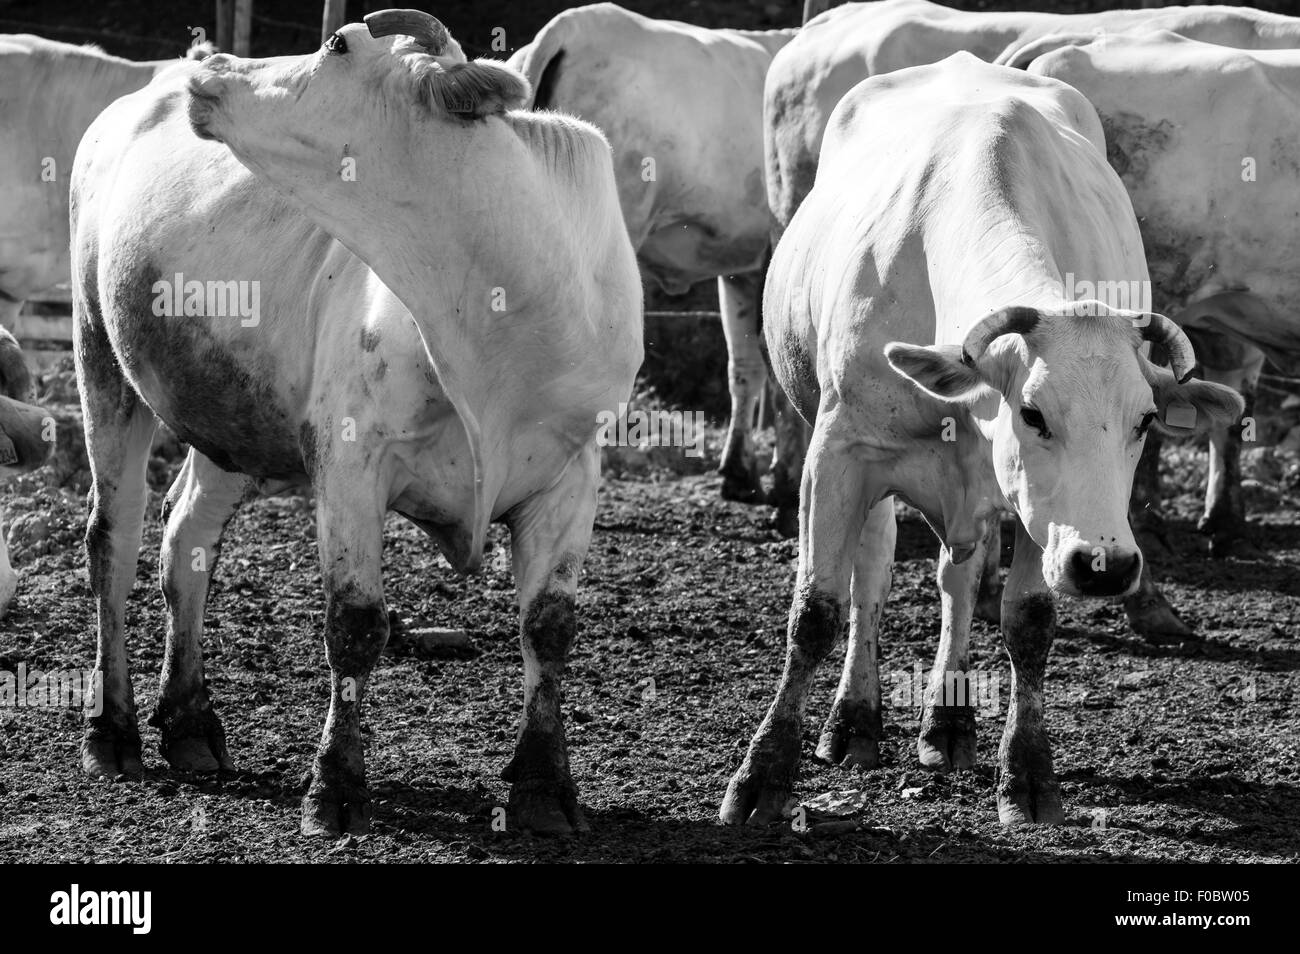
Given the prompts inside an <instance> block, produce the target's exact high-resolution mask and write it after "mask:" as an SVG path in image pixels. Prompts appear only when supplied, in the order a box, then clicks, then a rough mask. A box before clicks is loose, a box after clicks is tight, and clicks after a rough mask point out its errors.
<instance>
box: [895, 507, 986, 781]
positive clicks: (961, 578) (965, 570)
mask: <svg viewBox="0 0 1300 954" xmlns="http://www.w3.org/2000/svg"><path fill="white" fill-rule="evenodd" d="M991 522H992V524H993V525H994V526H993V527H991V528H990V530H989V533H987V534H985V536H984V539H983V540H981V541H980V543H979V545H978V546H977V547H976V548H975V552H974V553H972V554H971V555H970V557H969V558H968V559H966V560H965V561H963V562H962V563H954V562H953V561H952V555H951V554H950V552H949V551H948V548H947V547H941V548H940V551H939V569H938V574H937V576H938V583H939V594H940V600H941V603H942V608H943V611H942V615H943V623H942V628H941V630H940V633H939V650H938V652H937V653H936V654H935V657H934V668H933V669H932V670H930V682H929V684H928V685H927V686H926V690H925V710H924V712H923V713H922V714H921V734H920V737H919V738H918V739H917V740H916V754H917V756H918V757H919V758H920V760H921V765H922V766H923V767H924V768H927V769H930V770H931V771H934V772H951V771H954V770H956V769H965V768H970V767H971V766H973V765H974V764H975V705H974V700H973V699H972V698H971V695H970V693H971V689H972V686H971V683H970V623H971V615H972V613H973V612H974V609H975V603H976V600H977V597H978V594H979V586H980V578H981V576H983V575H984V574H985V571H986V566H985V560H984V556H985V553H986V552H987V550H988V547H989V543H990V540H991V539H992V538H993V534H994V532H995V530H994V528H995V527H996V526H997V525H998V515H997V514H994V515H993V517H992V520H991ZM997 539H999V540H1000V539H1001V534H1000V533H998V534H997Z"/></svg>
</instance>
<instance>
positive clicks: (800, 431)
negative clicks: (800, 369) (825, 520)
mask: <svg viewBox="0 0 1300 954" xmlns="http://www.w3.org/2000/svg"><path fill="white" fill-rule="evenodd" d="M772 406H773V408H775V410H776V447H775V448H774V449H773V451H772V495H771V497H770V498H769V499H768V502H769V503H770V504H772V506H774V507H776V517H775V526H776V532H777V533H779V534H780V535H781V536H783V537H793V536H795V535H796V534H797V533H798V532H799V490H800V488H801V487H802V486H803V470H804V466H805V460H806V458H807V455H808V440H809V434H810V428H809V426H808V422H807V421H805V420H804V419H803V416H802V415H800V413H799V412H798V411H797V410H795V406H794V405H793V404H792V403H791V402H790V399H789V398H788V397H787V396H786V394H785V391H783V390H782V389H781V386H780V384H776V386H775V389H774V390H773V392H772Z"/></svg>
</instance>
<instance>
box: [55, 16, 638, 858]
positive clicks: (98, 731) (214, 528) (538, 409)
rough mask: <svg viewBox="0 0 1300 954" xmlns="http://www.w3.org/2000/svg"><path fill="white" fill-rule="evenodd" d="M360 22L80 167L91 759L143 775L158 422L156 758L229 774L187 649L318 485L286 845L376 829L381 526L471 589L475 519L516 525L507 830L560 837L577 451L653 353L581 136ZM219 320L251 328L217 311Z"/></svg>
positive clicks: (430, 31) (587, 459)
mask: <svg viewBox="0 0 1300 954" xmlns="http://www.w3.org/2000/svg"><path fill="white" fill-rule="evenodd" d="M367 24H368V25H369V30H367V27H366V26H363V25H362V24H352V25H349V26H348V27H346V28H344V29H342V30H340V31H339V32H338V33H337V34H335V35H334V36H333V37H331V38H330V40H329V41H328V42H327V43H326V44H325V45H324V47H322V48H321V50H320V51H319V52H316V53H312V54H310V55H306V56H291V57H280V58H276V59H270V60H247V59H236V58H231V57H227V56H222V55H217V56H213V57H211V58H209V59H208V60H207V62H206V63H205V64H204V65H203V67H202V68H201V69H198V70H194V71H190V72H189V77H188V86H187V77H185V76H178V77H175V78H168V79H166V80H160V81H159V82H158V83H155V84H152V85H151V86H150V87H148V88H146V89H144V90H142V91H140V92H139V93H136V94H134V95H132V96H129V97H126V98H124V99H122V100H120V101H118V102H117V103H115V104H114V105H113V106H111V107H109V109H107V110H106V111H105V112H104V114H103V115H102V116H101V117H100V118H99V119H98V120H96V122H95V123H94V125H92V126H91V128H90V130H89V131H88V132H87V133H86V138H85V140H84V141H83V143H82V146H81V148H80V149H79V151H78V153H77V161H76V167H75V170H74V173H73V185H72V192H73V208H74V213H73V232H74V236H75V238H74V245H73V268H74V275H75V282H74V289H73V294H74V310H75V315H76V321H75V326H76V361H77V371H78V376H79V381H80V384H81V393H82V403H83V408H84V412H85V422H86V443H87V447H88V450H89V454H90V461H91V470H92V475H93V487H92V498H91V504H92V506H91V515H90V520H89V525H88V528H87V532H86V537H87V551H88V562H89V567H90V582H91V587H92V590H93V592H94V595H95V600H96V603H97V606H98V610H99V656H98V660H97V670H98V672H99V673H100V674H102V677H103V709H104V711H103V715H102V716H99V717H97V718H93V719H91V720H89V725H88V728H87V733H86V737H85V741H84V743H83V748H82V756H83V765H84V768H85V770H86V771H87V772H89V773H90V774H92V775H117V774H118V773H125V774H127V775H132V774H137V773H138V772H139V771H140V768H141V762H140V736H139V732H138V729H137V725H136V716H135V704H134V699H133V696H132V692H131V683H130V679H129V673H128V671H127V662H126V654H125V648H124V640H123V635H124V634H123V610H124V604H125V600H126V596H127V592H128V591H129V589H130V587H131V584H132V582H133V580H134V578H135V564H136V559H137V555H138V550H139V544H140V525H141V519H142V516H143V510H144V503H145V493H144V481H143V470H144V459H145V455H146V453H147V450H148V447H149V440H150V435H151V434H152V432H153V430H154V427H155V420H156V418H160V419H162V420H163V421H165V422H166V423H167V424H168V425H169V426H170V427H171V428H172V429H173V430H175V431H176V433H177V434H178V435H179V436H181V437H182V439H184V440H186V441H188V442H189V443H190V444H191V446H192V447H193V448H194V451H195V452H194V453H193V454H192V455H191V457H190V458H189V460H188V461H187V463H186V467H185V469H184V471H183V472H182V474H181V476H180V478H179V479H178V481H177V483H176V484H175V485H174V486H173V488H172V490H171V492H170V493H169V494H168V504H167V528H166V532H165V534H164V539H163V553H162V560H161V575H162V589H163V595H164V598H165V599H166V602H167V607H168V612H169V625H168V632H167V653H166V657H165V662H164V667H163V676H162V688H161V691H160V694H159V702H158V707H157V709H156V711H155V713H154V717H153V719H152V720H151V721H152V722H153V724H155V725H157V726H158V727H159V728H160V730H161V742H162V751H163V754H164V756H165V757H166V758H167V760H168V761H169V762H170V763H171V764H172V765H173V766H176V767H179V768H191V769H201V770H208V771H211V770H215V769H218V768H223V767H227V766H229V764H230V759H229V756H228V754H227V751H226V746H225V740H224V733H223V731H222V728H221V725H220V722H219V721H218V719H217V716H216V713H215V712H214V710H213V707H212V701H211V698H210V697H209V694H208V691H207V689H206V688H205V686H204V681H203V675H202V673H203V667H202V657H201V648H200V635H201V630H202V622H203V605H204V597H205V594H206V590H207V581H208V579H209V575H210V574H211V572H212V563H213V561H214V559H215V554H216V549H217V547H218V544H219V540H220V534H221V528H222V526H223V525H224V524H225V522H226V521H227V520H228V519H229V518H230V516H231V515H232V513H233V512H234V510H235V508H236V507H237V506H238V503H239V501H240V500H241V498H243V497H244V495H245V494H246V493H247V492H248V491H249V490H250V489H251V488H260V489H262V490H273V489H275V488H277V487H282V486H284V485H285V484H289V483H296V482H303V481H310V482H311V484H312V485H313V487H314V489H315V494H316V511H317V526H318V538H319V550H320V558H321V572H322V576H323V581H324V586H325V600H326V609H325V651H326V658H327V659H328V661H329V665H330V672H331V694H330V706H329V715H328V717H327V719H326V722H325V730H324V735H323V738H322V741H321V746H320V749H319V750H318V753H317V756H316V760H315V764H314V768H313V773H312V782H311V785H310V788H309V789H308V791H307V794H306V796H305V798H304V800H303V819H302V826H303V831H304V833H307V834H327V835H332V834H337V833H339V832H341V831H353V832H356V831H364V830H365V829H366V828H367V826H368V824H369V819H370V814H371V807H370V798H369V795H368V791H367V787H366V778H365V767H364V758H363V753H362V744H361V721H360V705H361V700H362V697H363V693H364V690H365V684H366V679H367V677H368V676H369V674H370V671H371V668H372V667H373V666H374V664H375V661H376V660H377V658H378V656H379V653H380V651H381V650H382V649H383V646H384V643H385V640H386V639H387V637H388V617H387V613H386V610H385V604H384V594H383V581H382V579H381V550H382V545H383V538H382V529H383V522H384V515H385V513H386V512H387V511H389V510H392V511H395V512H398V513H400V514H402V515H404V516H406V517H407V518H408V519H410V520H411V521H412V522H414V523H415V524H417V525H418V526H420V527H421V528H422V529H424V530H425V531H427V532H428V534H429V535H430V537H431V538H432V539H433V541H434V542H435V543H436V544H437V546H438V547H439V549H440V550H441V551H442V553H443V555H444V556H446V558H447V559H448V561H449V562H450V563H451V564H452V566H453V567H454V568H456V569H457V570H459V571H464V572H472V571H474V570H476V569H477V568H478V567H479V565H480V562H481V559H482V553H483V544H484V538H485V534H486V531H487V526H488V524H489V522H492V521H498V522H502V523H504V524H506V525H507V526H508V527H509V529H510V532H511V537H512V550H513V553H512V556H513V566H514V572H515V579H516V582H517V584H518V589H519V613H520V627H521V630H520V633H521V642H522V646H523V657H524V710H523V718H522V721H521V724H520V730H519V736H518V740H517V745H516V748H515V755H514V758H513V760H512V761H511V763H510V766H509V768H508V770H507V774H508V777H509V778H511V779H512V781H513V788H512V791H511V795H510V812H511V815H512V816H513V819H514V824H517V825H519V826H523V827H527V828H532V829H538V830H548V831H567V830H570V829H571V828H573V827H578V826H581V825H582V823H583V822H582V816H581V811H580V809H579V807H578V802H577V793H576V789H575V787H574V784H573V781H572V779H571V778H570V774H569V768H568V756H567V753H566V749H565V743H564V729H563V724H562V721H561V714H560V681H561V674H562V671H563V668H564V664H565V659H566V656H567V653H568V650H569V647H570V645H571V643H572V640H573V638H574V633H575V625H576V621H575V616H574V594H575V590H576V587H577V582H578V575H579V572H580V570H581V566H582V561H583V557H584V555H585V553H586V550H587V545H588V541H589V539H590V535H591V528H592V521H593V516H594V512H595V506H596V499H595V498H596V484H597V480H598V474H599V448H598V447H597V444H596V434H597V425H598V422H599V419H600V415H601V414H602V412H606V411H612V410H613V409H615V408H616V407H617V406H618V404H619V402H620V401H626V400H627V397H628V395H629V393H630V391H631V388H632V384H633V380H634V377H635V374H636V370H637V368H638V366H639V365H640V363H641V358H642V345H641V335H642V328H641V283H640V279H639V277H638V275H637V268H636V259H635V256H634V254H633V251H632V248H631V246H630V244H629V242H628V240H627V234H626V232H625V231H624V229H623V220H622V216H621V215H620V213H619V208H618V196H617V193H616V190H615V182H614V175H613V167H612V163H611V161H610V153H609V146H608V144H607V143H606V142H605V140H604V138H603V137H602V136H601V135H600V133H599V132H598V131H597V130H595V129H594V128H593V127H591V126H588V125H587V124H585V123H583V122H580V121H578V120H574V119H570V118H567V117H563V116H559V115H546V114H536V113H528V112H511V111H509V110H511V109H512V108H514V107H517V106H519V105H520V104H521V103H522V102H523V101H524V100H525V98H526V95H527V85H526V82H525V80H524V79H523V77H521V76H520V75H519V74H518V73H517V72H515V71H514V70H512V69H510V68H508V67H507V66H505V64H502V63H494V62H491V61H487V60H479V61H475V62H472V63H470V62H466V60H465V56H464V54H463V52H462V51H461V48H460V46H459V44H457V43H456V42H455V41H454V40H453V39H452V38H451V37H450V36H449V35H448V33H447V31H446V29H445V28H443V26H442V25H441V24H440V23H438V22H437V21H436V20H434V19H433V18H432V17H430V16H428V15H427V14H424V13H418V12H414V11H385V12H383V13H376V14H372V15H371V16H369V17H368V18H367ZM394 36H395V37H396V39H391V38H390V37H394ZM191 127H192V128H191ZM196 132H197V134H198V136H197V137H196V135H195V133H196ZM199 137H202V138H199ZM205 140H207V141H205ZM212 140H218V141H216V142H214V141H212ZM222 143H225V145H222ZM236 157H237V158H236ZM241 163H243V165H241ZM245 165H246V166H247V168H245ZM250 170H252V171H250ZM334 235H337V236H338V238H337V240H336V239H335V238H334V237H332V236H334ZM341 243H342V244H341ZM371 268H373V269H374V271H372V270H371ZM227 283H229V284H227ZM223 289H224V290H225V295H226V297H225V298H223V297H222V293H223ZM390 289H391V290H390ZM231 294H234V295H236V297H237V298H238V299H239V304H240V305H244V304H247V303H250V302H251V303H252V304H253V307H252V308H245V307H241V308H239V309H237V310H236V313H235V314H233V315H230V316H226V315H225V311H228V310H229V309H228V308H225V309H224V310H223V304H222V303H223V302H225V303H227V304H228V302H229V300H230V298H229V296H230V295H231ZM214 297H215V298H216V300H217V302H218V305H217V307H216V308H215V309H214V307H213V299H214ZM155 416H156V417H155ZM196 553H197V554H200V555H201V556H203V559H202V560H199V561H197V562H196V557H195V556H194V554H196Z"/></svg>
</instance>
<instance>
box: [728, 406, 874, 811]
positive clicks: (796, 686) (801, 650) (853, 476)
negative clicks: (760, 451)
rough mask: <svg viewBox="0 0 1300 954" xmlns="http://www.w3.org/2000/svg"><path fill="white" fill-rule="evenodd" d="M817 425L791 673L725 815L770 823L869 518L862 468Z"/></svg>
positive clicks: (788, 664)
mask: <svg viewBox="0 0 1300 954" xmlns="http://www.w3.org/2000/svg"><path fill="white" fill-rule="evenodd" d="M832 426H833V422H832V419H831V418H830V417H829V416H826V415H823V416H822V417H820V418H819V419H818V422H817V429H816V431H815V432H814V436H813V441H812V447H811V448H810V451H809V465H808V467H807V468H806V469H805V470H804V477H803V493H802V494H801V496H800V504H799V506H800V512H799V573H798V577H797V580H796V583H795V595H794V602H793V604H792V605H791V607H790V622H789V628H788V631H787V636H786V653H785V669H784V671H783V672H782V673H781V682H780V685H779V686H778V687H777V692H776V698H775V699H773V700H772V705H771V707H770V708H769V709H768V710H767V716H766V717H765V718H764V719H763V723H762V725H760V726H759V728H758V732H757V733H756V734H755V735H754V738H753V741H751V742H750V743H749V751H748V752H747V753H746V755H745V760H744V761H743V762H742V763H741V765H740V768H739V769H737V770H736V774H735V775H733V776H732V778H731V784H730V785H728V786H727V794H726V797H725V798H724V799H723V802H722V808H721V811H720V813H719V814H720V816H721V818H722V820H723V821H724V822H726V823H728V824H739V823H741V822H745V821H749V822H751V823H755V824H763V823H766V822H771V821H774V820H776V819H778V818H781V817H783V816H784V815H786V814H787V813H788V812H787V803H788V802H789V801H790V799H791V796H792V793H793V791H794V781H795V774H796V771H797V770H798V767H799V748H800V737H801V734H802V731H803V716H804V709H805V706H806V704H807V699H808V690H809V688H810V687H811V685H812V681H813V677H814V676H815V675H816V672H817V667H818V665H820V664H821V661H822V660H823V659H825V658H826V656H827V655H828V654H829V653H830V651H831V649H832V648H834V646H835V644H836V642H837V641H838V640H839V639H840V637H841V636H843V635H844V630H845V618H844V617H845V613H844V609H845V607H844V604H845V597H846V596H847V591H848V584H849V572H850V567H851V566H852V551H853V547H854V546H855V545H856V544H857V542H858V536H859V531H860V530H861V528H862V525H863V523H864V521H865V519H866V503H867V500H866V492H865V486H864V484H865V481H864V480H863V472H862V465H861V464H860V463H859V462H858V461H856V460H854V459H853V456H852V455H851V454H850V453H849V452H848V450H847V447H846V446H844V445H842V444H839V442H837V441H835V440H834V439H833V438H830V437H828V436H827V434H828V431H829V430H830V429H831V427H832Z"/></svg>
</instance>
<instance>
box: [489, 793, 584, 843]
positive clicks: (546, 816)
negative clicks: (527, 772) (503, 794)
mask: <svg viewBox="0 0 1300 954" xmlns="http://www.w3.org/2000/svg"><path fill="white" fill-rule="evenodd" d="M569 788H571V786H569ZM506 814H507V817H508V818H509V820H510V821H509V824H510V826H511V827H512V828H513V829H515V830H519V831H529V832H532V833H533V834H534V835H572V834H574V833H575V832H585V831H590V830H591V827H590V826H589V825H588V824H587V819H586V817H585V816H584V815H583V813H582V807H581V806H580V805H579V804H578V796H577V792H576V790H573V791H570V790H566V787H565V786H555V785H549V786H543V785H527V784H520V785H514V786H512V787H511V789H510V804H509V806H508V807H507V809H506Z"/></svg>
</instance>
